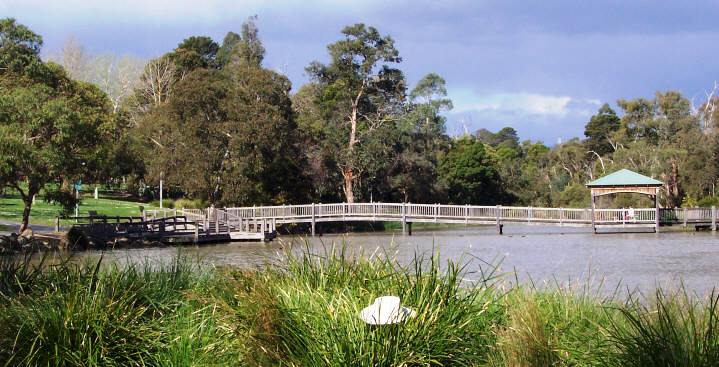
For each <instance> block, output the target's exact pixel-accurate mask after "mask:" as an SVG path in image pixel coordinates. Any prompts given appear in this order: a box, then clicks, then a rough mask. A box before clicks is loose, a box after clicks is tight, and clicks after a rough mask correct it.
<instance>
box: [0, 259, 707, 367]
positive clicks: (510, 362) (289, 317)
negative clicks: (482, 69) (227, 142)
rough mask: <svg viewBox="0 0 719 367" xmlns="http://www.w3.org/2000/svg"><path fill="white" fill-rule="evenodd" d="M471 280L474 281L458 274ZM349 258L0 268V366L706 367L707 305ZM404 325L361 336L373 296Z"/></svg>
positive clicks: (15, 262) (428, 264) (446, 266)
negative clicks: (386, 301) (396, 311)
mask: <svg viewBox="0 0 719 367" xmlns="http://www.w3.org/2000/svg"><path fill="white" fill-rule="evenodd" d="M470 270H473V271H470ZM474 270H476V267H474V266H473V264H469V265H459V264H456V263H451V262H447V263H443V262H440V260H439V258H438V257H437V256H434V255H430V256H427V257H422V256H417V257H416V259H415V261H414V262H412V263H411V264H410V265H409V266H400V265H398V264H397V263H395V262H394V261H392V259H391V257H389V256H384V255H383V256H374V257H370V258H367V257H363V256H359V255H357V254H351V253H348V252H347V251H346V249H344V248H342V249H337V250H328V251H326V252H325V253H322V254H312V253H309V251H305V252H303V253H302V254H300V255H292V254H290V253H288V254H287V256H286V257H285V258H284V259H282V260H279V261H278V262H277V263H276V264H271V265H267V266H265V267H261V268H255V269H236V268H221V269H216V268H215V269H213V268H208V267H206V266H201V265H199V262H197V261H194V260H188V259H187V258H184V257H183V256H181V255H179V256H178V257H177V258H175V259H173V260H172V261H171V262H169V263H165V264H151V263H144V264H135V265H119V264H104V263H102V261H98V262H96V263H84V264H77V263H73V262H69V261H63V262H60V263H59V264H52V265H50V264H48V263H43V262H40V263H37V261H35V260H31V258H29V257H28V258H18V257H7V256H4V257H0V325H2V328H0V365H6V366H37V365H43V366H49V365H53V366H144V365H151V366H170V365H172V366H190V365H192V366H228V365H258V366H260V365H261V366H268V365H284V366H350V365H351V366H432V365H433V366H448V365H451V366H455V365H459V366H713V365H715V361H716V360H717V357H719V327H718V326H719V322H717V320H718V318H717V316H719V315H718V314H717V304H718V303H719V296H717V295H716V294H711V295H709V296H707V297H706V298H698V297H695V296H691V295H689V293H688V292H686V291H683V290H680V291H678V292H673V293H666V292H661V291H660V292H657V293H656V294H654V295H652V296H651V297H640V296H637V295H632V296H630V297H629V298H628V299H626V300H620V299H600V298H598V297H596V296H593V295H592V294H590V293H589V292H587V291H586V290H585V291H577V292H570V291H563V290H558V289H554V290H538V289H527V288H521V287H514V288H511V289H504V288H503V287H502V286H501V284H502V283H501V279H502V278H501V277H498V276H497V274H496V273H495V272H494V271H493V269H492V268H491V267H488V268H487V267H485V269H483V271H482V272H476V271H474ZM389 294H391V295H397V296H399V297H400V298H401V300H402V303H403V304H404V305H406V306H408V307H410V308H412V309H413V310H415V312H416V315H415V316H414V317H412V318H409V319H408V320H406V321H405V322H404V323H402V324H398V325H392V326H369V325H366V324H364V323H363V322H362V321H361V320H360V319H359V317H358V314H359V312H360V310H361V309H362V308H363V307H366V306H368V305H369V304H370V303H372V300H373V299H374V298H375V297H378V296H382V295H389Z"/></svg>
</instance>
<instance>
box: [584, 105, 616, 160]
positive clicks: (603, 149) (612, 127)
mask: <svg viewBox="0 0 719 367" xmlns="http://www.w3.org/2000/svg"><path fill="white" fill-rule="evenodd" d="M620 127H621V123H620V119H619V117H618V116H617V114H616V112H614V110H612V108H611V107H609V105H608V104H606V103H605V104H603V105H602V107H600V108H599V111H598V112H597V114H596V115H594V116H592V117H591V118H590V119H589V122H588V123H587V125H586V126H585V128H584V136H586V137H587V140H585V142H584V144H585V146H586V147H587V150H589V151H593V152H595V153H596V154H598V155H600V156H603V155H605V154H609V153H612V152H613V151H614V150H615V144H614V143H613V141H612V135H613V134H614V133H615V132H616V131H617V130H619V128H620Z"/></svg>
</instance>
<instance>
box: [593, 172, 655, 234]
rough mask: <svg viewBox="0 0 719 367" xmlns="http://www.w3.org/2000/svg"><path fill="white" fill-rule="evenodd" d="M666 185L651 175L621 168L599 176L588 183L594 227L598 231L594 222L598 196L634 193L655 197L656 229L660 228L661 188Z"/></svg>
mask: <svg viewBox="0 0 719 367" xmlns="http://www.w3.org/2000/svg"><path fill="white" fill-rule="evenodd" d="M663 185H664V183H663V182H661V181H659V180H655V179H653V178H651V177H647V176H644V175H642V174H639V173H636V172H634V171H630V170H628V169H621V170H619V171H616V172H614V173H611V174H608V175H606V176H604V177H601V178H598V179H596V180H594V181H592V182H589V183H587V187H588V188H589V189H590V190H591V192H592V229H594V230H595V231H596V225H595V223H594V218H595V216H594V211H595V209H596V198H597V197H598V196H603V195H611V194H618V193H634V194H643V195H649V196H651V197H652V198H653V199H654V208H655V209H656V215H655V223H654V225H655V230H657V231H658V230H659V200H658V196H659V189H660V188H661V187H662V186H663Z"/></svg>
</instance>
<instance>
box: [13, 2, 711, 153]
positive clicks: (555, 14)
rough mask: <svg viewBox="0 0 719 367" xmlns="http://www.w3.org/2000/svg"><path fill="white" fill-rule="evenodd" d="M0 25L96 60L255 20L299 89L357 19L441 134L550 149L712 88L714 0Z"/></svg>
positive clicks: (267, 10) (66, 11)
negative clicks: (497, 135) (663, 97)
mask: <svg viewBox="0 0 719 367" xmlns="http://www.w3.org/2000/svg"><path fill="white" fill-rule="evenodd" d="M0 14H2V16H12V17H15V18H17V19H18V21H19V22H21V23H23V24H26V25H28V26H30V27H31V28H32V29H33V30H35V31H36V32H38V33H40V34H41V35H42V36H43V37H44V39H45V49H46V50H47V51H49V52H52V50H55V49H58V48H59V47H61V45H62V43H63V42H64V41H65V40H66V39H67V37H68V36H70V35H73V36H74V37H76V38H77V39H78V40H79V41H80V42H81V43H82V44H84V45H85V47H86V49H87V50H88V51H90V52H92V53H103V52H115V53H119V54H123V53H129V54H133V55H136V56H139V57H143V58H149V57H153V56H157V55H160V54H162V53H164V52H166V51H168V50H170V49H172V48H174V47H175V46H176V45H177V44H178V43H179V42H180V41H181V40H182V39H183V38H185V37H188V36H191V35H208V36H211V37H213V38H214V39H216V40H217V41H218V42H220V41H221V40H222V37H223V36H224V35H225V33H226V32H227V31H230V30H232V31H236V32H239V30H240V25H241V24H242V22H243V21H244V20H245V19H246V18H247V17H248V16H250V15H254V14H257V15H258V16H259V20H258V25H259V28H260V36H261V38H262V40H263V42H264V44H265V47H266V49H267V54H266V58H265V65H266V66H267V67H270V68H272V69H275V70H278V71H280V72H282V73H285V74H287V75H288V76H289V77H290V79H291V80H292V82H293V83H294V85H295V89H297V88H298V87H299V85H301V84H302V83H304V82H306V81H307V76H306V75H305V74H304V67H305V66H307V64H309V63H310V62H311V61H313V60H320V61H325V60H326V58H327V52H326V45H327V44H328V43H331V42H333V41H335V40H337V39H339V37H340V34H339V31H340V29H341V28H342V27H343V26H345V25H348V24H352V23H357V22H363V23H366V24H369V25H373V26H375V27H377V28H378V29H379V30H380V32H382V33H384V34H389V35H391V36H392V37H393V38H394V39H395V41H396V45H397V48H398V49H399V51H400V54H401V55H402V57H403V58H404V61H403V62H402V64H401V65H400V67H401V68H402V69H403V70H404V72H405V73H406V75H407V77H408V79H409V81H410V82H411V83H414V82H416V81H417V80H418V79H419V78H421V77H422V76H423V75H425V74H426V73H429V72H436V73H439V74H440V75H442V76H443V77H444V78H445V79H446V80H447V86H448V90H449V93H450V97H451V98H452V99H453V101H454V105H455V109H454V110H453V111H451V112H449V113H448V114H447V117H448V131H449V132H450V133H452V134H459V133H462V132H463V131H464V130H465V129H466V130H469V131H474V130H476V129H478V128H488V129H490V130H497V129H499V128H501V127H503V126H512V127H514V128H515V129H517V130H518V131H519V134H520V137H521V138H522V139H533V140H543V141H544V142H546V143H549V144H554V143H555V142H557V140H558V139H563V140H566V139H568V138H571V137H573V136H581V135H582V133H583V128H584V124H585V123H586V122H587V120H588V119H589V117H590V116H591V115H592V114H593V113H594V112H595V111H596V110H597V109H598V107H599V105H600V104H601V103H603V102H609V103H610V104H612V105H614V102H615V101H616V100H617V99H619V98H634V97H642V96H643V97H651V96H652V95H653V94H654V93H655V92H656V91H659V90H669V89H673V90H679V91H681V92H682V93H684V94H685V95H686V96H687V97H688V98H690V99H693V101H694V103H695V104H699V103H700V101H701V99H702V98H703V97H704V92H705V91H706V90H707V89H709V88H710V87H711V86H712V84H713V82H714V81H715V80H719V75H718V74H719V70H718V68H717V66H716V65H717V63H716V60H717V56H719V47H716V42H717V40H719V26H717V25H716V24H717V20H718V19H719V2H717V1H680V0H674V1H658V0H657V1H644V0H634V1H614V0H609V1H601V2H600V1H578V0H561V1H559V0H556V1H555V0H543V1H533V0H525V1H485V0H475V1H449V0H445V1H424V0H415V1H391V0H383V1H379V0H364V1H330V0H307V1H300V0H289V1H262V0H248V1H243V0H174V1H172V0H161V1H153V0H116V1H107V0H94V1H92V0H67V1H40V0H0Z"/></svg>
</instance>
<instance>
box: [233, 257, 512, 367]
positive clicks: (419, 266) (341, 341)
mask: <svg viewBox="0 0 719 367" xmlns="http://www.w3.org/2000/svg"><path fill="white" fill-rule="evenodd" d="M439 265H440V264H439V263H438V261H437V258H436V257H434V256H432V257H429V258H423V257H417V258H415V260H414V261H413V262H412V263H411V265H410V266H406V267H405V266H400V265H398V264H396V263H395V262H393V261H392V260H391V259H390V258H389V257H387V256H384V257H375V258H373V259H372V260H368V259H366V258H363V257H359V256H358V257H353V256H352V255H350V254H347V253H346V252H345V251H344V249H342V250H340V251H329V252H326V253H324V254H322V255H315V254H310V253H309V252H305V253H303V254H302V255H299V256H292V255H290V256H289V257H288V258H287V259H286V261H284V262H283V264H282V265H281V266H278V267H269V268H266V269H262V270H261V271H251V272H247V271H245V272H236V273H235V274H234V277H235V279H236V282H237V287H236V288H237V290H239V291H240V292H239V294H238V300H239V303H238V306H239V307H238V314H239V315H240V317H241V322H240V324H242V325H244V327H245V328H246V330H245V332H246V333H247V335H248V339H247V342H248V344H249V345H248V346H249V348H250V349H251V350H252V352H251V353H249V354H248V356H250V357H251V358H252V359H251V360H248V361H247V362H248V363H251V364H255V365H295V366H422V365H481V364H483V363H485V362H486V359H487V356H488V354H489V351H490V349H491V348H492V346H493V345H494V343H495V341H496V340H495V339H496V338H495V335H494V333H493V325H494V323H495V322H496V320H497V319H498V318H501V313H502V310H501V303H500V301H499V297H500V293H499V292H498V291H496V290H495V289H494V288H493V285H492V283H491V282H492V280H493V278H492V277H491V276H488V277H486V278H485V279H483V281H482V282H479V283H475V284H474V285H472V284H464V282H463V281H462V275H464V271H463V268H462V267H460V266H457V265H456V264H453V263H447V264H446V269H444V270H442V269H440V266H439ZM382 295H397V296H399V297H400V298H401V299H402V303H403V304H404V305H406V306H408V307H410V308H412V309H413V310H415V311H416V313H417V314H416V317H414V318H411V319H409V320H407V321H406V322H405V323H404V324H402V325H392V326H380V327H376V326H368V325H366V324H364V322H362V321H361V320H360V319H359V317H358V315H359V312H360V310H361V309H362V308H363V307H366V306H368V305H369V304H371V303H372V301H373V300H374V298H375V297H379V296H382Z"/></svg>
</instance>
